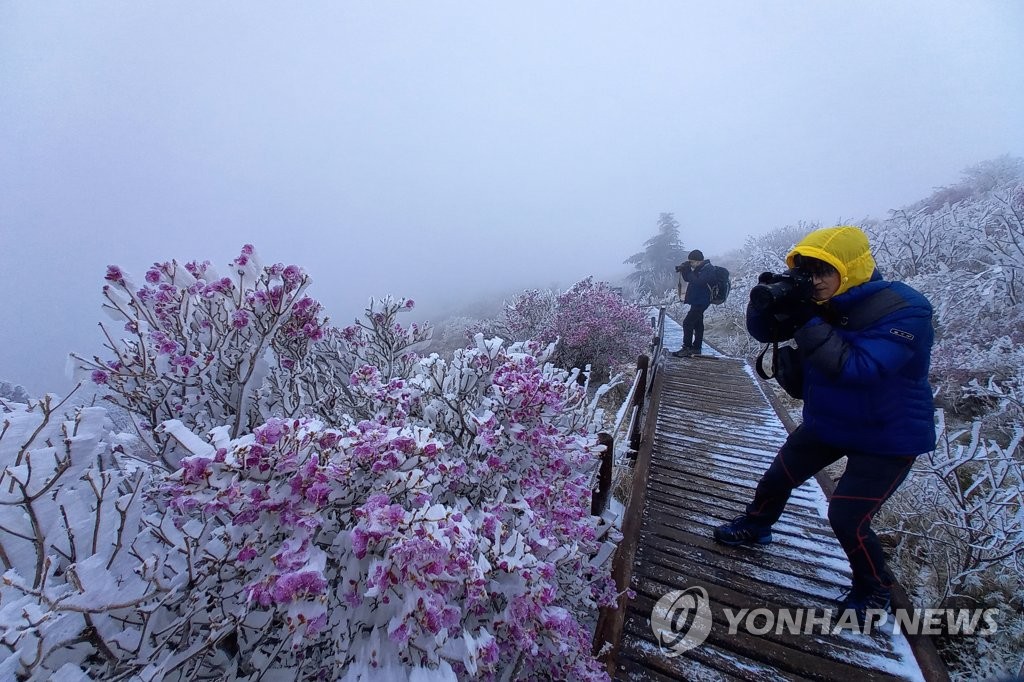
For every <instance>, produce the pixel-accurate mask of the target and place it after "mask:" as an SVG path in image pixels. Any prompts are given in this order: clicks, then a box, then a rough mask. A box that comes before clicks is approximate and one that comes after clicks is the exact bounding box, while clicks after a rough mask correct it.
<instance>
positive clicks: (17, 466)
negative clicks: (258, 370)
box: [0, 396, 161, 681]
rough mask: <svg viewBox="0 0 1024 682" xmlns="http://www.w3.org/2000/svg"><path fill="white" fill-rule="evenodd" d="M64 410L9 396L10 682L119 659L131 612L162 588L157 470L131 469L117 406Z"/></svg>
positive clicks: (1, 495)
mask: <svg viewBox="0 0 1024 682" xmlns="http://www.w3.org/2000/svg"><path fill="white" fill-rule="evenodd" d="M62 406H63V403H57V402H56V400H55V399H54V398H53V397H52V396H47V397H46V398H44V399H42V400H38V401H35V400H29V401H28V402H27V403H13V402H8V401H0V421H2V426H0V562H2V563H3V567H4V571H5V573H4V575H3V583H2V585H0V639H2V641H3V643H4V645H5V646H4V648H3V649H0V679H5V680H8V679H15V678H17V679H22V680H40V681H43V680H49V679H51V678H53V677H54V676H55V675H56V673H57V672H58V671H59V670H61V669H62V668H65V667H66V668H67V670H66V671H65V672H68V671H76V670H79V667H78V666H79V665H80V664H81V663H82V662H83V661H84V660H86V659H87V658H93V659H96V660H110V659H115V658H117V657H118V656H120V655H122V653H123V651H122V650H121V649H120V648H119V638H121V637H122V636H124V635H125V634H126V632H125V628H124V625H123V624H122V622H121V621H120V618H119V616H120V615H123V614H125V613H129V612H131V611H132V610H133V609H135V608H137V607H138V606H139V605H141V604H144V603H152V602H153V599H154V598H155V596H156V595H157V593H158V592H159V591H160V589H161V588H160V585H159V584H157V583H155V582H153V581H152V579H151V578H150V577H148V576H147V575H146V572H147V571H148V570H150V569H152V564H151V563H147V562H146V560H145V559H143V558H142V557H144V556H148V552H147V550H146V548H145V540H144V538H143V539H140V534H141V531H142V528H143V522H142V518H141V517H142V504H143V496H142V494H141V489H142V484H143V481H144V480H145V477H146V476H147V467H145V466H143V467H141V468H133V467H130V466H126V463H125V461H124V460H123V459H122V456H121V455H120V454H119V451H120V449H121V448H120V443H119V440H120V437H117V436H114V435H112V434H111V432H110V426H111V424H110V421H109V420H108V419H107V418H106V410H104V409H103V408H101V407H80V408H78V409H76V410H75V411H74V412H73V413H72V414H70V415H67V416H65V415H63V413H62V412H61V408H62ZM132 636H134V633H129V634H128V637H129V638H130V637H132ZM72 679H77V678H74V677H72Z"/></svg>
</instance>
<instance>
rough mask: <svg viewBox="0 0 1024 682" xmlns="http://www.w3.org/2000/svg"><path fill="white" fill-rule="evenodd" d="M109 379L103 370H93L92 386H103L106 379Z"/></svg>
mask: <svg viewBox="0 0 1024 682" xmlns="http://www.w3.org/2000/svg"><path fill="white" fill-rule="evenodd" d="M109 378H110V377H108V376H107V373H106V372H104V371H103V370H101V369H96V370H93V373H92V382H93V383H94V384H105V383H107V379H109Z"/></svg>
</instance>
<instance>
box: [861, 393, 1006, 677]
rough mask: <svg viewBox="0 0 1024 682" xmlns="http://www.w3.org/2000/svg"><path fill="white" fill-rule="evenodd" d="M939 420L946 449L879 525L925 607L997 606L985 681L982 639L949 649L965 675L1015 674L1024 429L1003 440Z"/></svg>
mask: <svg viewBox="0 0 1024 682" xmlns="http://www.w3.org/2000/svg"><path fill="white" fill-rule="evenodd" d="M938 414H939V432H940V435H939V443H938V447H937V448H936V450H935V451H934V452H932V453H928V454H925V455H921V456H920V457H919V458H918V460H917V462H916V463H915V465H914V469H913V471H912V474H911V476H910V478H909V479H908V481H907V483H906V484H905V485H904V486H902V487H901V489H900V490H899V491H897V493H896V495H895V496H894V497H893V498H892V499H891V500H890V501H889V503H887V505H886V507H885V508H884V509H883V511H882V512H881V513H880V523H879V526H880V527H883V528H890V529H892V530H891V531H887V532H891V533H893V534H894V536H895V540H896V543H897V544H896V546H895V548H894V549H893V551H892V556H891V559H890V564H891V565H892V567H893V569H894V570H895V571H896V573H897V576H898V577H899V578H900V580H901V582H903V584H905V585H907V586H908V589H909V590H910V592H911V594H912V597H913V599H914V601H915V602H916V603H917V605H918V606H920V607H922V608H946V607H949V608H958V607H971V608H996V609H999V611H1000V614H999V616H998V618H997V622H998V624H999V630H998V631H997V633H996V634H995V635H992V636H990V637H989V638H987V639H986V641H985V642H984V643H982V644H980V645H979V646H983V647H984V648H985V651H986V657H985V665H987V666H988V669H987V670H986V671H985V672H984V674H980V672H981V668H980V667H979V660H978V651H977V648H976V646H975V643H974V642H971V643H965V642H961V641H957V640H951V641H948V642H945V643H944V644H945V646H946V647H947V649H948V655H950V657H951V658H953V659H955V660H956V667H957V668H958V669H960V670H961V673H963V674H965V675H966V676H967V678H969V679H978V678H979V677H983V678H989V677H992V676H994V675H998V674H1002V675H1008V674H1013V673H1016V672H1017V671H1018V670H1019V668H1020V667H1021V665H1022V664H1024V653H1022V652H1024V597H1022V595H1024V467H1022V460H1021V442H1022V440H1024V422H1021V421H1018V422H1017V425H1016V427H1015V430H1014V431H1013V433H1012V435H1011V437H1010V438H1009V440H1008V441H1006V442H1003V443H1000V442H997V441H996V440H995V439H987V438H985V437H984V436H983V435H982V427H983V425H982V423H981V422H980V421H977V422H974V423H973V425H972V426H971V427H970V428H969V429H964V430H957V431H955V432H950V430H948V429H947V428H946V424H945V419H944V416H943V413H942V412H941V411H940V412H939V413H938ZM969 671H973V672H969ZM976 673H977V674H979V677H975V676H974V675H975V674H976Z"/></svg>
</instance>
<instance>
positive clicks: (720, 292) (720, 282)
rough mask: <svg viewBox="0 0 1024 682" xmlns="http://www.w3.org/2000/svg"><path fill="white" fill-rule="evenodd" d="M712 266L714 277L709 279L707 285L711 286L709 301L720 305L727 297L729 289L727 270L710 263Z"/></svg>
mask: <svg viewBox="0 0 1024 682" xmlns="http://www.w3.org/2000/svg"><path fill="white" fill-rule="evenodd" d="M711 267H713V268H714V272H713V273H712V274H714V276H715V278H714V279H713V280H711V283H710V284H708V287H710V288H711V302H712V303H714V304H715V305H721V304H722V303H725V299H727V298H729V289H730V288H731V284H730V283H729V271H728V270H726V269H725V268H723V267H722V266H720V265H712V266H711Z"/></svg>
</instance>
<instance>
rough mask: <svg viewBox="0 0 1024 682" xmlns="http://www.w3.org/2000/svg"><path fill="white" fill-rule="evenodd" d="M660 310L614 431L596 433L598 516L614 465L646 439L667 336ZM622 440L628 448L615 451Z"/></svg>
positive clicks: (593, 509)
mask: <svg viewBox="0 0 1024 682" xmlns="http://www.w3.org/2000/svg"><path fill="white" fill-rule="evenodd" d="M657 310H658V314H657V315H656V316H652V317H651V328H652V329H653V330H654V335H653V336H652V338H651V345H650V347H649V348H648V353H647V354H644V355H641V356H640V357H638V358H637V360H636V374H635V376H634V377H633V385H632V386H631V387H630V389H629V393H628V394H627V395H626V399H625V400H624V401H623V402H622V405H621V406H620V407H619V410H618V412H616V416H615V422H614V425H613V426H612V430H611V432H602V433H599V434H598V435H597V441H598V443H599V444H600V445H602V446H604V450H603V452H602V455H601V466H600V469H599V473H598V480H597V487H596V489H595V491H594V496H593V498H592V501H591V505H590V513H591V514H594V515H595V516H598V515H600V514H602V513H603V512H604V510H605V509H606V508H607V506H608V498H609V497H610V494H611V486H612V475H613V472H614V465H615V464H617V463H621V462H622V460H623V457H628V458H629V459H630V460H635V459H636V454H637V452H638V451H639V450H640V444H641V442H642V441H643V434H642V433H641V424H642V423H643V418H644V416H645V415H646V412H645V408H646V407H647V406H648V403H649V397H650V393H651V387H652V386H653V385H654V376H655V375H656V374H657V371H658V365H659V361H660V360H661V355H662V347H663V346H664V339H665V306H661V307H659V308H658V309H657ZM627 414H628V415H629V421H628V422H625V421H624V420H625V417H626V415H627ZM624 423H627V424H628V426H627V428H626V431H625V434H624V435H625V438H624V439H622V438H620V437H621V436H622V435H623V432H622V425H623V424H624ZM623 440H624V441H625V442H626V443H628V444H629V447H628V449H626V450H625V451H624V452H618V451H616V448H615V444H616V443H621V442H623Z"/></svg>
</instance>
